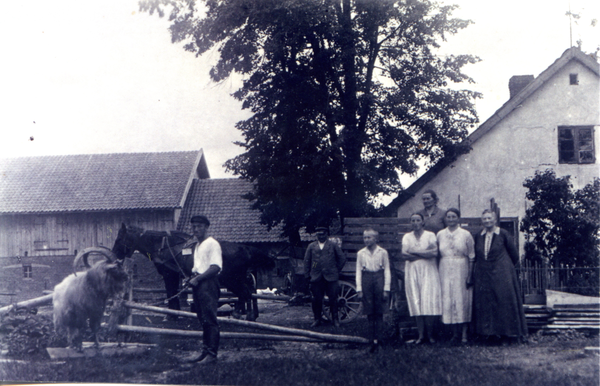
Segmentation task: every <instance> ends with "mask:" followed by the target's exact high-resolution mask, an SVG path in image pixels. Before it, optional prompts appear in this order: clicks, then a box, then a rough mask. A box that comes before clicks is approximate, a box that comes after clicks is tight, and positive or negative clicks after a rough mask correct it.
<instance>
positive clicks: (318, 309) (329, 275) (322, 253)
mask: <svg viewBox="0 0 600 386" xmlns="http://www.w3.org/2000/svg"><path fill="white" fill-rule="evenodd" d="M316 230H317V241H314V242H312V243H310V244H309V246H308V248H307V249H306V253H305V254H304V276H305V278H306V279H309V278H310V291H311V293H312V295H313V299H312V310H313V314H314V317H315V321H314V322H313V324H312V325H311V327H317V326H320V325H321V324H322V319H321V315H322V313H323V297H324V296H325V293H327V297H329V300H330V307H331V317H332V319H333V324H334V326H336V327H339V325H340V322H339V320H338V309H337V297H338V280H339V277H340V272H341V271H342V268H343V267H344V264H345V263H346V256H345V255H344V253H343V252H342V250H341V248H340V247H339V246H338V245H337V244H336V243H334V242H332V241H331V240H329V236H328V234H329V230H328V229H327V228H324V227H318V228H317V229H316Z"/></svg>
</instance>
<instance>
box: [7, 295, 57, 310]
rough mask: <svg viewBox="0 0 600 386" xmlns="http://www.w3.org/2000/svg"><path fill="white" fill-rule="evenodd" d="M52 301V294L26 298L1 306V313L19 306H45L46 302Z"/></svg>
mask: <svg viewBox="0 0 600 386" xmlns="http://www.w3.org/2000/svg"><path fill="white" fill-rule="evenodd" d="M51 303H52V294H48V295H44V296H40V297H39V298H34V299H29V300H24V301H22V302H19V303H16V304H10V305H8V306H4V307H2V308H0V315H2V314H5V313H7V312H10V311H12V310H14V309H18V308H28V307H38V306H45V305H46V304H51Z"/></svg>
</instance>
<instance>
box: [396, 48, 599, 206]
mask: <svg viewBox="0 0 600 386" xmlns="http://www.w3.org/2000/svg"><path fill="white" fill-rule="evenodd" d="M573 74H576V75H577V80H578V83H577V84H571V82H572V78H573ZM598 84H599V69H598V63H596V62H595V61H594V60H593V59H592V58H590V57H588V56H587V55H585V54H583V53H582V52H581V51H580V50H579V49H577V48H571V49H569V50H567V51H565V53H564V54H563V55H562V56H561V58H559V59H558V60H557V61H556V62H555V63H554V64H552V65H551V66H550V67H549V68H548V69H547V70H545V71H544V72H543V73H542V74H540V75H539V76H538V78H536V79H535V80H534V81H533V82H531V83H530V84H529V85H528V86H526V87H525V88H523V89H522V90H521V91H520V92H519V93H518V94H517V95H515V96H514V97H513V98H511V99H510V100H509V101H508V102H507V103H506V104H504V106H502V107H501V108H500V109H499V110H498V111H497V112H496V113H495V114H494V115H493V116H492V117H490V119H488V120H487V121H486V122H484V123H483V124H482V125H481V126H480V127H479V128H478V129H477V130H476V131H474V132H473V133H472V134H471V135H470V136H469V137H468V139H467V141H469V144H470V145H471V147H472V150H471V151H470V152H469V153H468V154H465V155H462V156H460V157H459V158H458V159H456V160H454V161H451V160H442V161H440V163H438V164H437V165H436V166H434V167H433V168H432V169H430V170H429V171H427V172H426V173H425V174H424V175H423V176H421V177H420V178H419V179H418V180H417V181H415V183H413V184H412V185H411V186H410V187H409V188H408V189H406V190H405V191H404V192H402V193H401V194H400V195H399V197H398V198H397V199H396V200H394V202H393V203H392V204H390V206H389V208H390V209H391V210H393V211H395V210H396V208H397V214H398V216H400V217H406V216H408V215H410V214H411V213H412V212H414V211H416V210H418V209H421V208H422V204H421V192H422V191H424V190H426V189H433V190H435V191H436V192H437V194H438V196H439V197H440V205H441V206H442V207H446V208H447V207H460V208H461V210H462V211H463V214H464V215H465V216H468V217H476V216H479V214H480V213H481V211H482V210H483V209H484V208H486V207H489V200H490V199H491V198H494V199H495V201H496V202H497V203H498V204H499V206H500V208H501V210H502V215H503V216H511V217H522V215H523V214H524V211H525V208H526V206H527V205H528V204H527V202H526V200H525V197H524V195H525V188H523V186H522V184H523V182H524V180H525V179H526V178H527V177H530V176H533V174H534V173H535V171H536V170H545V169H547V168H553V169H555V171H556V173H557V174H558V175H571V176H572V180H573V182H574V185H575V186H576V187H577V186H583V185H585V184H587V183H589V182H591V181H592V179H593V178H594V177H598V168H597V165H596V164H587V165H582V164H575V165H572V164H571V165H567V164H562V163H559V159H558V153H559V151H558V127H559V126H566V127H571V126H587V127H596V128H597V127H598V125H599V124H600V116H599V115H600V112H599V105H600V102H599V97H598V95H599V88H598ZM598 139H599V138H598V133H596V134H595V137H594V146H595V152H596V153H597V152H598V149H599V146H600V144H599V141H598Z"/></svg>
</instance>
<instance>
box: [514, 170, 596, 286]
mask: <svg viewBox="0 0 600 386" xmlns="http://www.w3.org/2000/svg"><path fill="white" fill-rule="evenodd" d="M569 179H570V177H569V176H563V177H556V174H555V172H554V171H553V170H552V169H548V170H546V171H544V172H540V171H537V172H536V173H535V175H534V176H533V177H531V178H528V179H527V180H526V181H525V182H524V184H523V186H525V187H526V188H528V189H529V190H528V192H527V193H526V197H527V199H528V200H531V201H532V202H533V205H532V206H531V207H530V208H529V209H527V211H526V214H525V217H524V218H523V220H522V222H521V231H522V232H525V240H526V243H525V259H526V260H528V261H530V262H534V263H543V264H547V266H548V267H549V268H570V270H565V271H564V272H562V275H563V276H564V277H562V278H561V280H563V281H564V283H565V284H566V286H567V288H566V289H567V290H568V291H569V292H574V293H579V294H581V295H592V296H598V281H599V276H598V267H599V266H600V250H599V249H598V247H599V246H600V238H599V233H598V232H599V231H600V180H599V179H598V178H596V179H595V180H594V181H593V182H592V183H590V184H588V185H586V186H585V187H583V188H582V189H580V190H575V191H574V190H573V186H572V185H571V183H570V181H569ZM589 268H593V269H589Z"/></svg>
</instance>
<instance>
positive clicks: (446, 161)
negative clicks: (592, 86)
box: [385, 47, 600, 216]
mask: <svg viewBox="0 0 600 386" xmlns="http://www.w3.org/2000/svg"><path fill="white" fill-rule="evenodd" d="M571 60H577V61H579V62H581V63H582V64H583V65H584V66H586V67H587V68H589V69H590V70H591V71H592V72H593V73H594V74H596V76H600V66H599V64H598V62H596V60H594V58H592V57H591V56H589V55H586V54H585V53H583V52H582V51H581V50H580V49H579V48H577V47H571V48H569V49H567V50H566V51H565V52H564V53H563V54H562V55H561V57H560V58H558V59H557V60H556V61H555V62H554V63H552V65H550V67H548V68H547V69H546V70H544V72H542V73H541V74H540V75H539V76H538V77H537V78H535V79H534V80H533V81H531V82H530V83H529V84H528V85H527V86H526V87H524V88H523V89H522V90H521V91H520V92H518V93H517V94H516V95H514V96H513V97H512V98H510V99H509V100H508V101H507V102H506V103H505V104H504V105H502V107H500V108H499V109H498V110H496V112H495V113H494V114H493V115H492V116H491V117H490V118H488V119H487V120H486V121H485V122H484V123H482V124H481V125H480V126H479V127H478V128H477V129H476V130H475V131H473V132H472V133H471V134H470V135H469V136H468V137H467V138H466V139H465V141H466V143H467V144H468V145H469V146H472V145H473V144H474V143H475V142H476V141H477V140H479V139H480V138H481V137H483V136H484V135H485V134H487V133H488V132H489V131H490V130H491V129H493V128H494V127H495V126H496V125H497V124H498V123H499V122H500V121H501V120H503V119H504V118H505V117H506V116H507V115H508V114H510V113H511V112H512V111H513V110H515V109H516V108H518V107H519V106H520V105H521V104H522V103H523V101H524V100H525V99H527V98H529V97H530V96H531V94H533V93H534V92H535V91H537V90H538V89H539V88H540V87H541V86H542V85H544V83H546V81H548V80H549V79H550V78H551V77H552V76H554V74H556V73H557V72H558V71H559V70H560V69H562V68H563V67H564V66H565V65H566V64H567V63H569V62H570V61H571ZM454 160H455V159H453V158H442V159H441V160H440V161H438V162H437V163H436V164H435V165H433V166H432V167H431V168H430V169H429V170H428V171H427V172H425V173H424V174H423V175H422V176H421V177H419V178H418V179H417V180H416V181H415V182H413V183H412V184H411V185H410V186H409V187H408V188H406V189H405V190H403V191H402V192H400V194H398V197H396V198H395V199H394V200H393V201H392V202H391V203H390V204H389V205H388V206H387V207H386V208H385V214H387V215H392V216H393V215H395V211H396V210H397V209H398V208H399V207H400V206H401V205H402V204H404V203H405V202H406V201H407V200H408V199H409V198H411V197H413V196H414V195H415V194H416V193H417V192H418V191H419V190H420V189H421V188H423V187H424V186H425V185H426V184H427V183H428V182H430V181H431V180H432V179H433V178H435V176H437V175H438V174H439V173H440V172H441V171H442V170H444V168H446V167H447V166H448V165H450V164H451V163H452V162H454Z"/></svg>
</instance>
